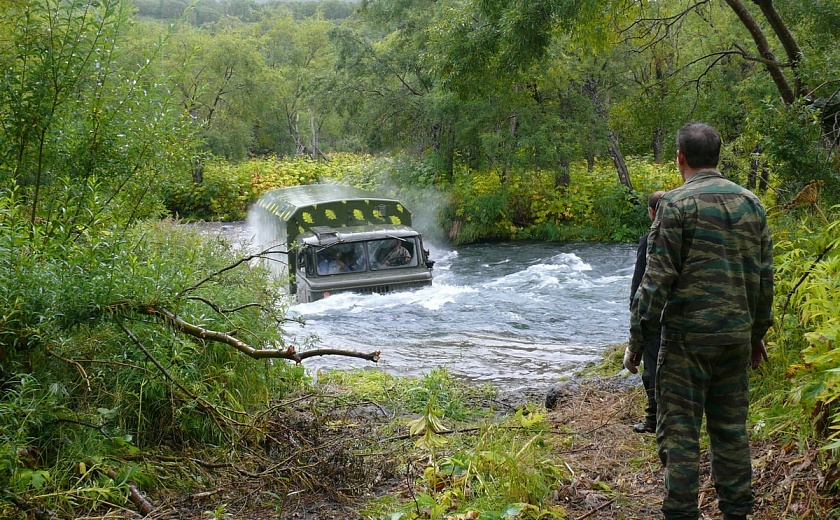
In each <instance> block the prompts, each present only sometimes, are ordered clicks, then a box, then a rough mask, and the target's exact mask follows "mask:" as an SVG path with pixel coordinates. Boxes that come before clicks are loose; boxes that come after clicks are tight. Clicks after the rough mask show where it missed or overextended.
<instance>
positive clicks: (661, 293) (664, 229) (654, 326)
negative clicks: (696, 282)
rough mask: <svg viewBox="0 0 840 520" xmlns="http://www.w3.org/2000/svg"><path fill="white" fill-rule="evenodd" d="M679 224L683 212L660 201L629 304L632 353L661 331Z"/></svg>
mask: <svg viewBox="0 0 840 520" xmlns="http://www.w3.org/2000/svg"><path fill="white" fill-rule="evenodd" d="M663 202H665V203H663ZM682 222H683V216H682V213H681V212H680V211H679V210H678V209H677V208H676V206H675V205H673V204H671V203H667V201H665V200H662V201H660V204H659V209H658V211H657V214H656V219H655V220H654V222H653V225H652V226H651V228H650V234H649V235H648V241H647V265H646V267H645V274H644V276H643V277H642V283H641V284H640V285H639V288H638V290H637V291H636V295H635V296H634V298H633V302H632V303H631V305H630V342H629V348H630V350H631V351H632V352H641V351H642V350H643V349H644V344H645V337H646V336H649V335H650V331H658V330H659V328H660V323H659V322H660V318H661V316H662V310H663V308H664V307H665V301H666V299H667V298H668V292H669V291H670V288H671V286H672V285H673V283H674V280H675V279H676V278H677V276H679V272H680V269H681V263H682V260H681V251H682V237H683V232H682Z"/></svg>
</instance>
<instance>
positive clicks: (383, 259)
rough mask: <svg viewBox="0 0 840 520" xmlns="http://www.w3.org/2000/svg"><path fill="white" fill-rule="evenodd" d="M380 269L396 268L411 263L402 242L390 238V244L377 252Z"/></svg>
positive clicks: (408, 253) (409, 254)
mask: <svg viewBox="0 0 840 520" xmlns="http://www.w3.org/2000/svg"><path fill="white" fill-rule="evenodd" d="M379 258H380V261H379V265H380V267H397V266H400V265H405V264H407V263H409V262H411V253H410V252H409V251H408V249H406V248H405V246H404V245H403V244H402V240H400V239H398V238H392V239H391V243H390V244H389V245H387V246H385V247H384V248H382V249H380V250H379Z"/></svg>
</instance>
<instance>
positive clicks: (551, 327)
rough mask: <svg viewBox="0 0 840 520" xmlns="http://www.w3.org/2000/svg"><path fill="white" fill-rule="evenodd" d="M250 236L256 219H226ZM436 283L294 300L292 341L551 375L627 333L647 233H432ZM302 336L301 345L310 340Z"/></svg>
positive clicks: (534, 382) (516, 384) (475, 372)
mask: <svg viewBox="0 0 840 520" xmlns="http://www.w3.org/2000/svg"><path fill="white" fill-rule="evenodd" d="M222 229H223V232H225V233H227V234H231V235H237V236H238V239H240V240H242V239H246V240H247V236H248V235H249V233H250V231H249V229H248V227H247V225H246V224H244V223H240V224H235V225H233V226H230V225H227V226H222ZM426 246H427V248H428V249H429V250H430V253H431V254H430V256H431V258H432V259H434V260H435V261H436V263H435V266H434V271H433V272H434V275H435V276H434V283H433V285H432V286H431V287H426V288H422V289H416V290H412V291H406V292H398V293H391V294H386V295H378V294H372V295H357V294H337V295H334V296H331V297H329V298H326V299H324V300H321V301H317V302H313V303H306V304H297V305H293V306H292V307H291V309H290V313H291V314H292V315H294V316H300V317H303V318H304V321H305V325H304V326H298V325H294V324H292V325H286V326H284V328H285V331H286V333H287V336H288V339H289V341H290V342H291V343H292V344H295V345H298V346H300V345H304V344H306V341H307V338H308V337H309V336H311V335H315V336H317V338H318V343H317V347H321V348H338V349H348V350H354V351H359V352H366V353H367V352H372V351H375V350H380V351H381V352H382V354H381V358H380V360H379V362H378V363H372V362H368V361H364V360H361V359H357V358H349V357H339V356H328V357H320V358H310V359H307V360H305V361H304V365H305V367H306V368H307V370H308V372H309V373H310V374H312V375H313V376H316V377H317V373H318V371H319V370H322V369H378V370H384V371H386V372H388V373H391V374H395V375H409V376H419V375H423V374H425V373H428V372H429V371H430V370H432V369H433V368H436V367H446V368H447V370H448V371H449V372H450V373H451V374H452V375H454V376H456V377H459V378H465V379H467V380H470V381H472V382H476V383H490V384H492V385H494V386H496V387H498V388H505V389H516V388H520V387H523V388H524V387H535V386H550V385H552V384H553V383H555V382H557V381H558V380H559V379H561V378H563V377H567V376H570V375H572V374H574V373H575V372H576V371H578V370H579V369H581V368H583V367H584V366H586V365H587V364H588V363H590V362H593V361H597V360H598V359H599V358H600V357H601V356H602V355H603V353H604V351H605V349H607V348H608V347H609V346H610V345H612V344H615V343H622V342H625V341H626V340H627V332H628V319H629V309H628V307H629V291H630V280H631V277H632V274H633V265H634V262H635V250H636V246H635V244H604V243H566V244H561V243H544V242H540V243H518V242H517V243H494V244H475V245H467V246H458V247H435V246H434V244H426ZM299 348H301V347H299Z"/></svg>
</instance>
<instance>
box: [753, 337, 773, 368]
mask: <svg viewBox="0 0 840 520" xmlns="http://www.w3.org/2000/svg"><path fill="white" fill-rule="evenodd" d="M762 359H763V360H764V361H767V362H769V361H770V358H769V357H767V348H765V346H764V340H763V339H760V340H758V341H755V342H753V344H752V355H751V356H750V365H751V366H752V367H753V368H758V365H760V364H761V360H762Z"/></svg>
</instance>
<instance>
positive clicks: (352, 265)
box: [315, 237, 418, 276]
mask: <svg viewBox="0 0 840 520" xmlns="http://www.w3.org/2000/svg"><path fill="white" fill-rule="evenodd" d="M417 249H418V248H417V242H416V239H414V238H413V237H410V238H407V239H405V238H386V239H382V240H371V241H369V242H350V243H347V242H344V243H340V244H335V245H332V246H329V247H325V248H324V249H321V250H320V251H318V252H317V253H316V254H315V259H316V265H317V272H318V274H319V275H321V276H325V275H334V274H344V273H358V272H362V271H367V270H368V267H369V268H370V270H371V271H377V270H381V269H396V268H400V267H417V265H418V257H417Z"/></svg>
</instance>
